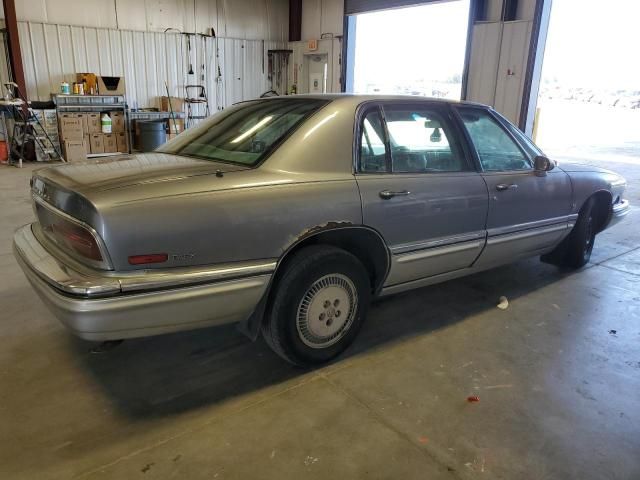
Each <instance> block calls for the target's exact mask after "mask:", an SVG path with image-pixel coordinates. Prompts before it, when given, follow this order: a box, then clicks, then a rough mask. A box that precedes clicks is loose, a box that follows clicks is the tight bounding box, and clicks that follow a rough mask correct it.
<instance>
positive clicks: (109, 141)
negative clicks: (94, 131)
mask: <svg viewBox="0 0 640 480" xmlns="http://www.w3.org/2000/svg"><path fill="white" fill-rule="evenodd" d="M102 141H103V143H104V153H116V152H117V151H118V140H117V138H116V134H115V133H103V134H102Z"/></svg>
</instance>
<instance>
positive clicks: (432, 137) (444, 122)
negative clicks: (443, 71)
mask: <svg viewBox="0 0 640 480" xmlns="http://www.w3.org/2000/svg"><path fill="white" fill-rule="evenodd" d="M357 125H358V127H357V131H356V142H357V148H356V164H357V167H356V179H357V182H358V186H359V189H360V195H361V197H362V209H363V218H364V223H365V225H368V226H371V227H373V228H375V229H376V230H377V231H378V232H380V233H381V234H382V236H383V237H384V239H385V240H386V242H387V244H388V245H389V247H390V250H391V253H392V265H391V270H390V273H389V276H388V278H387V282H386V284H385V286H387V287H389V286H392V285H398V284H403V283H406V282H411V281H414V280H418V279H421V278H425V277H430V276H434V275H438V274H442V273H446V272H450V271H454V270H460V269H463V268H466V267H469V266H470V265H471V264H472V263H473V262H474V260H475V259H476V258H477V257H478V255H479V253H480V251H481V250H482V248H483V246H484V243H485V237H486V232H485V221H486V216H487V208H488V207H487V203H488V194H487V188H486V185H485V183H484V181H483V180H482V178H481V176H480V175H479V174H478V173H477V172H476V171H475V169H474V168H473V166H472V162H471V161H470V157H469V155H468V152H467V151H466V147H465V145H464V143H463V142H462V141H461V137H460V130H458V129H457V127H456V125H455V123H454V122H453V118H452V112H451V110H450V107H449V106H448V105H446V104H438V103H435V102H433V103H430V102H381V103H379V104H378V103H374V104H367V106H365V107H364V108H361V110H360V112H359V114H358V118H357Z"/></svg>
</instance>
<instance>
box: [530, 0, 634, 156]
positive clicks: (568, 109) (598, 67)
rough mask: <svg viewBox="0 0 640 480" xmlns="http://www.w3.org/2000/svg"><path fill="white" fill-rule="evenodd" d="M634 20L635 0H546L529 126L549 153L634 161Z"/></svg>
mask: <svg viewBox="0 0 640 480" xmlns="http://www.w3.org/2000/svg"><path fill="white" fill-rule="evenodd" d="M576 7H577V8H576ZM639 18H640V2H639V1H638V0H610V1H608V2H606V3H603V2H602V1H601V0H583V1H581V2H576V0H553V3H552V7H551V19H550V25H549V32H548V36H547V43H546V48H545V56H544V61H543V66H542V78H541V82H540V92H539V98H538V108H537V116H536V117H537V119H536V122H535V126H534V139H535V140H536V143H537V144H538V145H540V147H541V148H542V149H543V150H544V151H545V153H547V154H548V155H550V156H551V157H553V158H556V159H560V160H562V159H566V160H572V161H581V162H582V161H586V162H589V161H591V160H595V161H597V160H605V161H607V162H619V163H636V164H640V62H638V59H637V58H636V57H637V55H636V54H635V53H634V52H635V50H636V49H637V47H638V45H640V28H639V27H638V19H639Z"/></svg>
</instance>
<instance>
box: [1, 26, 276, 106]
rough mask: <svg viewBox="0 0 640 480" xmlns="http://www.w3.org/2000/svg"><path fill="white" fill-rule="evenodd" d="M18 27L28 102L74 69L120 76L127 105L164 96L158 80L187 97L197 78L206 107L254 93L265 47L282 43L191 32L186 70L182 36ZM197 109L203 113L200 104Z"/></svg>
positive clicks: (261, 83)
mask: <svg viewBox="0 0 640 480" xmlns="http://www.w3.org/2000/svg"><path fill="white" fill-rule="evenodd" d="M18 28H19V34H20V43H21V47H22V56H23V63H24V70H25V77H26V83H27V94H28V97H29V99H30V100H48V99H49V98H50V95H51V93H52V92H57V91H58V90H59V88H60V82H62V81H64V80H66V81H67V82H73V81H75V74H76V72H94V73H97V74H99V75H108V76H113V75H116V76H124V77H125V82H126V85H127V101H128V103H129V106H130V107H131V108H146V107H159V97H161V96H164V95H166V88H165V82H166V83H167V86H168V88H169V92H170V94H171V96H176V97H185V96H186V91H185V85H188V84H203V85H204V86H205V88H206V91H207V96H208V100H209V108H210V111H211V112H215V111H216V110H218V109H220V108H223V107H226V106H228V105H230V104H232V103H235V102H238V101H241V100H247V99H251V98H256V97H258V96H259V95H260V94H262V93H263V92H264V91H266V90H267V89H268V87H269V85H268V81H267V75H266V73H267V72H266V69H267V59H266V51H267V50H268V49H273V48H284V47H285V45H286V44H285V43H284V42H278V41H263V40H244V39H232V38H210V37H206V38H203V37H201V36H192V37H191V40H192V42H191V64H192V66H193V70H194V73H193V75H189V74H188V73H187V72H188V69H189V57H188V55H187V53H188V52H187V42H186V37H185V36H184V35H181V34H177V33H171V32H170V33H158V32H139V31H125V30H109V29H101V28H92V27H70V26H64V25H49V24H42V23H33V22H18ZM216 47H217V51H216ZM263 58H264V62H263ZM263 63H264V70H263ZM218 65H220V73H221V78H220V80H221V81H218V78H217V76H218ZM5 69H6V68H5ZM1 74H2V67H1V66H0V76H1ZM191 93H192V94H195V93H196V92H191ZM196 111H197V112H201V113H204V106H202V105H201V106H197V107H196Z"/></svg>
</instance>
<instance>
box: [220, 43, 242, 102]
mask: <svg viewBox="0 0 640 480" xmlns="http://www.w3.org/2000/svg"><path fill="white" fill-rule="evenodd" d="M224 50H225V55H224V64H223V65H224V66H223V69H222V75H223V77H224V85H225V87H224V92H225V104H226V105H232V104H234V103H236V102H240V101H242V100H243V99H244V98H243V88H242V74H243V72H242V69H243V67H244V41H243V40H237V39H234V38H225V39H224Z"/></svg>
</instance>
